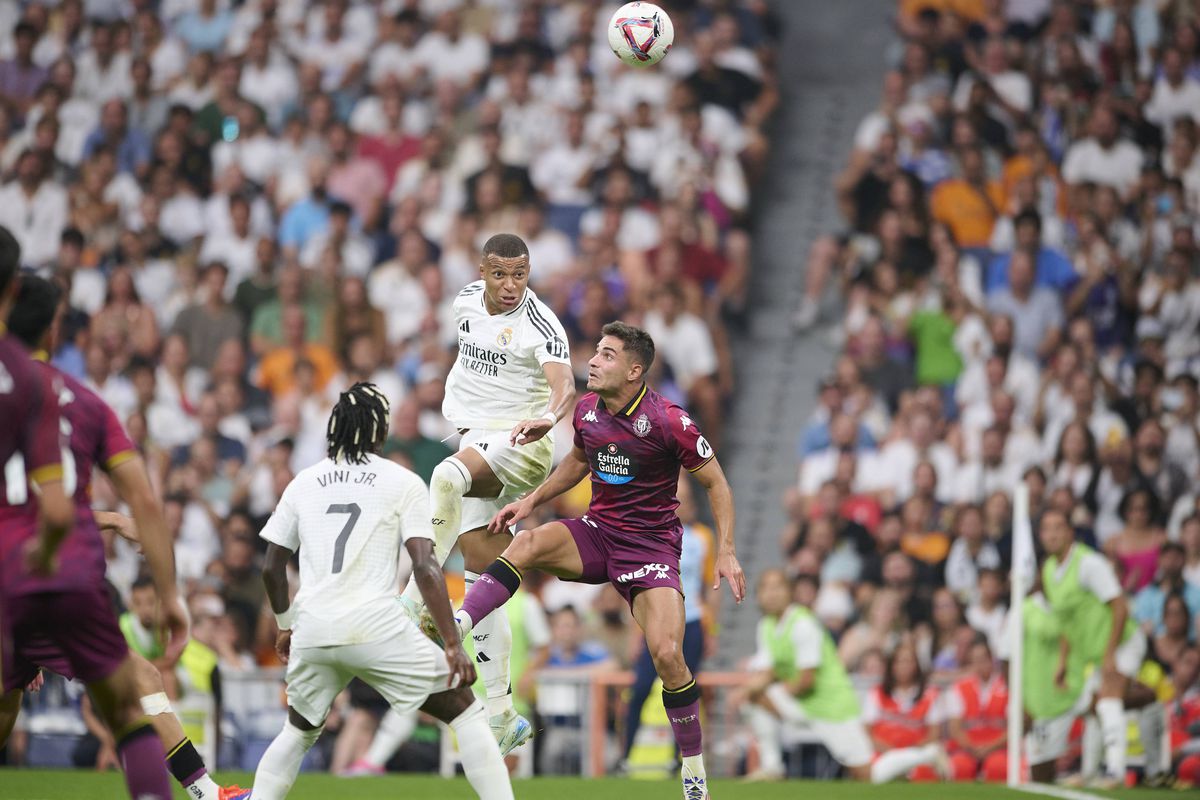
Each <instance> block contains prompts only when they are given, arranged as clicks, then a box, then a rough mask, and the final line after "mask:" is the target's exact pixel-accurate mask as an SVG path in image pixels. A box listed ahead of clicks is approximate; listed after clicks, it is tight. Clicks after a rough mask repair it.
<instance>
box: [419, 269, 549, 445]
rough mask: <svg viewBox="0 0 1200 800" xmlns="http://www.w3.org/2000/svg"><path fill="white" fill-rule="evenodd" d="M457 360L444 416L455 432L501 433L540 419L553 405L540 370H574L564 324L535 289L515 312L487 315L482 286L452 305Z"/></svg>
mask: <svg viewBox="0 0 1200 800" xmlns="http://www.w3.org/2000/svg"><path fill="white" fill-rule="evenodd" d="M453 308H454V324H455V326H457V328H458V359H457V360H456V361H455V362H454V367H453V368H452V369H451V370H450V375H449V377H447V378H446V397H445V399H444V400H443V401H442V414H443V416H445V417H446V419H448V420H449V421H450V423H451V424H452V425H454V427H456V428H470V429H474V430H499V429H508V428H512V427H513V426H515V425H516V424H517V423H518V422H520V421H521V420H524V419H532V418H535V417H540V416H542V415H543V414H545V413H546V406H547V404H548V403H549V402H550V384H549V383H547V381H546V374H545V373H544V372H543V371H542V365H543V364H545V363H547V362H551V361H553V362H555V363H559V364H566V365H567V366H568V367H569V366H570V365H571V351H570V348H569V347H568V345H567V334H566V331H564V330H563V326H562V323H560V322H559V321H558V317H556V316H555V315H554V312H553V311H551V310H550V309H549V308H548V307H547V306H546V304H545V303H543V302H542V301H541V300H538V298H537V295H536V294H534V293H533V290H532V289H526V290H525V297H524V299H522V300H521V302H520V303H518V304H517V307H516V308H514V309H513V310H512V311H508V312H506V313H503V314H494V315H493V314H489V313H488V310H487V308H486V307H485V306H484V302H483V281H475V283H472V284H470V285H469V286H467V288H465V289H463V290H462V291H461V292H459V293H458V297H456V298H455V299H454V305H453Z"/></svg>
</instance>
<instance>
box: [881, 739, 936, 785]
mask: <svg viewBox="0 0 1200 800" xmlns="http://www.w3.org/2000/svg"><path fill="white" fill-rule="evenodd" d="M937 757H938V745H936V744H927V745H925V746H924V747H903V748H901V749H899V750H888V751H887V752H886V753H880V754H879V758H878V759H876V761H875V763H874V764H872V765H871V783H887V782H888V781H893V780H895V779H896V778H900V777H903V776H905V775H907V774H908V773H909V771H911V770H912V769H913V767H920V766H924V765H926V764H932V763H934V762H935V761H937Z"/></svg>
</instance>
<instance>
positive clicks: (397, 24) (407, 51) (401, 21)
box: [367, 9, 422, 88]
mask: <svg viewBox="0 0 1200 800" xmlns="http://www.w3.org/2000/svg"><path fill="white" fill-rule="evenodd" d="M420 22H421V18H420V17H419V16H418V15H417V13H416V12H415V11H412V10H410V9H405V10H403V11H401V12H400V13H399V14H397V15H396V16H395V17H392V18H391V21H390V22H388V19H387V17H386V16H383V17H381V28H382V29H381V31H380V38H382V39H383V41H382V42H381V43H380V44H378V45H377V46H376V47H375V48H374V49H373V50H372V51H371V57H370V59H368V61H367V80H368V81H369V82H370V84H371V85H372V86H374V87H376V88H378V87H379V85H380V84H381V83H383V82H384V81H385V80H387V79H395V80H398V81H400V83H401V84H409V83H411V82H412V81H413V79H415V78H416V77H417V75H418V74H419V73H420V71H421V69H422V65H421V59H420V55H419V53H418V52H417V45H418V43H419V41H420V38H421V28H420Z"/></svg>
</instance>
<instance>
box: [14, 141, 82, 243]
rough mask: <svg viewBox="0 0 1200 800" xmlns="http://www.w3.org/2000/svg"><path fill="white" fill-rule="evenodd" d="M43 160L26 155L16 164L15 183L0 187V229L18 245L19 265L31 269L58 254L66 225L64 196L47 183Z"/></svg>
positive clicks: (58, 187)
mask: <svg viewBox="0 0 1200 800" xmlns="http://www.w3.org/2000/svg"><path fill="white" fill-rule="evenodd" d="M46 168H47V164H46V160H45V158H44V157H43V156H41V155H39V154H38V153H35V152H33V151H26V152H25V153H23V154H22V155H21V157H20V158H19V159H18V160H17V170H16V172H17V174H16V179H15V180H12V181H10V182H8V183H6V184H5V185H4V186H3V187H0V225H3V226H4V227H6V228H8V230H9V231H10V232H11V233H12V235H13V236H14V237H16V239H17V242H19V243H20V245H21V262H22V263H23V264H26V265H28V266H32V267H42V266H46V265H48V264H49V263H50V261H51V260H53V258H54V257H55V255H57V254H58V244H59V237H60V236H61V235H62V232H63V228H65V227H66V225H67V213H68V207H67V192H66V190H65V189H63V187H62V186H60V185H58V184H57V183H54V182H53V181H50V180H47V176H46Z"/></svg>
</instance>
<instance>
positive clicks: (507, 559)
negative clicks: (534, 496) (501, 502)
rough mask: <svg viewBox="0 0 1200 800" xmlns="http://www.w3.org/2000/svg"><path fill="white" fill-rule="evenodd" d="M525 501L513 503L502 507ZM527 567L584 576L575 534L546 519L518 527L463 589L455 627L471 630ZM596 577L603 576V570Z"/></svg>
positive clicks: (500, 601)
mask: <svg viewBox="0 0 1200 800" xmlns="http://www.w3.org/2000/svg"><path fill="white" fill-rule="evenodd" d="M556 474H557V472H556ZM551 480H553V478H551ZM526 502H528V501H527V500H522V501H521V503H514V504H513V506H509V507H507V508H506V509H505V511H506V512H507V511H509V509H511V508H513V507H514V506H518V505H522V504H524V503H526ZM502 513H504V512H502ZM527 569H540V570H542V571H543V572H549V573H551V574H552V575H557V576H559V577H561V578H572V579H574V578H580V577H587V576H585V572H584V562H583V558H582V556H581V555H580V551H579V547H578V546H576V542H575V537H574V536H573V535H572V534H571V530H570V529H569V528H568V527H567V526H566V525H565V524H563V523H562V522H548V523H546V524H545V525H541V526H538V527H537V528H534V529H532V530H525V531H520V532H519V533H517V535H516V536H514V537H513V540H512V544H510V545H509V546H508V547H507V548H505V550H504V554H503V555H501V556H500V557H499V558H497V559H496V560H495V561H494V562H492V565H491V566H489V567H488V568H487V569H486V570H485V571H484V573H483V574H482V575H480V576H479V580H478V581H476V582H475V585H474V586H472V587H471V590H470V591H469V592H467V597H466V599H465V600H463V606H462V608H461V609H459V611H458V613H457V614H456V615H455V619H456V620H457V621H458V628H459V631H460V632H461V633H462V634H463V635H464V636H465V635H466V634H468V633H470V632H471V631H472V630H474V628H475V625H476V623H475V620H477V619H484V618H485V617H487V615H488V614H491V613H492V612H493V611H495V610H496V609H498V608H500V606H502V605H504V604H505V603H507V602H508V601H509V599H510V598H511V597H512V596H513V595H514V594H516V593H517V589H519V588H520V587H521V578H522V574H523V573H524V571H525V570H527ZM599 578H600V580H605V581H606V580H607V577H606V576H605V575H603V574H601V575H600V576H599ZM596 582H599V581H596ZM427 633H428V631H427Z"/></svg>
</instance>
